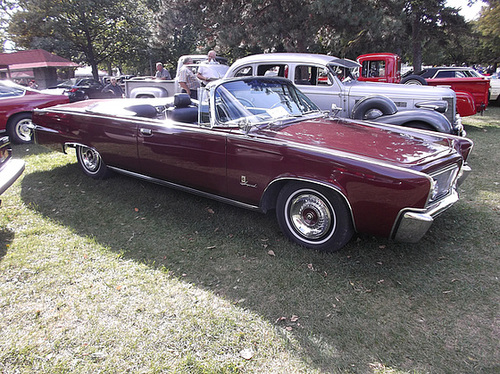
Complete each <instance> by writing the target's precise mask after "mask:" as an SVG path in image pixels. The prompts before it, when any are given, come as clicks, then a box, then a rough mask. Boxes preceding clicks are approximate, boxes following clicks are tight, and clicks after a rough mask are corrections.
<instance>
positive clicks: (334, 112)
mask: <svg viewBox="0 0 500 374" xmlns="http://www.w3.org/2000/svg"><path fill="white" fill-rule="evenodd" d="M341 110H342V108H340V107H338V106H337V104H335V103H333V104H332V107H331V109H330V114H329V116H330V117H331V118H336V117H337V115H338V114H339V112H340V111H341Z"/></svg>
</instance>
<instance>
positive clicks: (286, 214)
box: [276, 183, 354, 252]
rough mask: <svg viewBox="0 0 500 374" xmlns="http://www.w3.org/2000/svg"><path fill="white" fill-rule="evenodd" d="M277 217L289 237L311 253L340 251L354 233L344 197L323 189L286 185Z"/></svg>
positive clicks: (279, 198) (278, 206)
mask: <svg viewBox="0 0 500 374" xmlns="http://www.w3.org/2000/svg"><path fill="white" fill-rule="evenodd" d="M276 216H277V219H278V223H279V225H280V227H281V230H282V231H283V233H284V234H285V235H286V236H288V237H289V238H290V239H291V240H292V241H294V242H296V243H298V244H300V245H302V246H304V247H307V248H310V249H317V250H324V251H329V252H334V251H338V250H339V249H341V248H342V247H343V246H344V245H346V244H347V242H348V241H349V240H350V239H351V237H352V235H353V233H354V228H353V223H352V220H351V215H350V213H349V209H348V207H347V205H346V203H345V202H344V200H343V199H342V197H341V196H340V195H339V194H338V193H336V192H334V191H332V190H329V189H326V188H323V187H321V186H315V185H311V184H306V183H290V184H287V185H286V186H285V187H283V189H282V190H281V191H280V193H279V195H278V199H277V202H276Z"/></svg>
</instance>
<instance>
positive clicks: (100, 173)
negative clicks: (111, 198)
mask: <svg viewBox="0 0 500 374" xmlns="http://www.w3.org/2000/svg"><path fill="white" fill-rule="evenodd" d="M76 159H77V160H78V164H80V167H81V168H82V170H83V172H84V173H85V175H87V176H89V177H92V178H94V179H104V178H105V177H106V176H107V175H108V167H107V166H106V164H105V163H104V162H103V161H102V158H101V155H100V154H99V152H97V151H96V150H95V149H93V148H90V147H85V146H82V145H79V146H77V147H76Z"/></svg>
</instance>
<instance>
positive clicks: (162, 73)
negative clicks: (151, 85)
mask: <svg viewBox="0 0 500 374" xmlns="http://www.w3.org/2000/svg"><path fill="white" fill-rule="evenodd" d="M155 78H157V79H163V80H165V79H172V78H171V77H170V73H169V72H168V70H167V69H164V68H163V64H162V63H161V62H157V63H156V75H155Z"/></svg>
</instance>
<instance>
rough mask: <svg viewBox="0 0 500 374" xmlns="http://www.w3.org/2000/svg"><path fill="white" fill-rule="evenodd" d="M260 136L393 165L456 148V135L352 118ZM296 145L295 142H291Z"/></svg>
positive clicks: (272, 130) (268, 131) (419, 162)
mask: <svg viewBox="0 0 500 374" xmlns="http://www.w3.org/2000/svg"><path fill="white" fill-rule="evenodd" d="M253 133H254V134H256V135H257V136H265V137H270V138H273V139H274V140H279V141H285V142H289V143H295V144H296V145H297V146H306V147H318V148H317V149H316V150H317V151H321V149H325V150H327V152H342V153H344V154H351V155H353V156H354V157H357V158H368V159H371V160H376V161H377V162H387V163H391V164H393V165H401V166H409V165H415V166H417V165H421V166H422V165H423V164H426V163H428V162H431V161H432V160H434V159H435V158H436V157H438V155H439V156H443V155H445V154H449V153H450V152H452V151H453V145H452V142H453V138H449V137H446V136H443V134H439V133H435V134H433V133H431V132H426V131H425V132H424V131H419V130H414V129H406V128H401V127H397V126H390V125H384V124H374V123H368V122H357V121H351V120H342V119H340V120H332V119H327V118H326V119H315V120H309V121H302V122H295V123H292V124H289V125H284V126H281V127H278V126H273V127H261V128H260V129H258V130H255V131H253ZM289 145H292V144H289Z"/></svg>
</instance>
